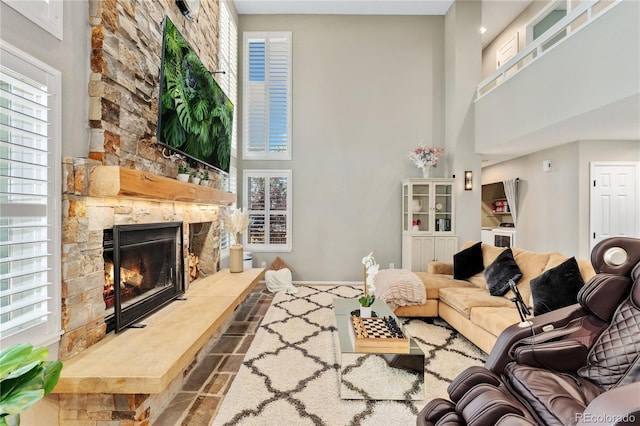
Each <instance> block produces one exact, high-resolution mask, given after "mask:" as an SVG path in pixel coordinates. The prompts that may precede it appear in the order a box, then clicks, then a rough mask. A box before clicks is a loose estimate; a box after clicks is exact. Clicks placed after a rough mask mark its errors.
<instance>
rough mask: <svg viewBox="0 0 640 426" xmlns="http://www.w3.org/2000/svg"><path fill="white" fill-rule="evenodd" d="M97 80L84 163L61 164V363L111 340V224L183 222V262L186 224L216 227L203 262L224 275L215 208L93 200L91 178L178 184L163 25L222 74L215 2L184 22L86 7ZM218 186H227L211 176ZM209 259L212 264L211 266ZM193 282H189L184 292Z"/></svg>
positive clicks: (134, 1)
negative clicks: (165, 100) (164, 122)
mask: <svg viewBox="0 0 640 426" xmlns="http://www.w3.org/2000/svg"><path fill="white" fill-rule="evenodd" d="M89 4H90V7H89V11H90V16H89V22H90V25H91V28H92V31H91V64H90V66H91V77H90V82H89V88H88V92H89V93H88V95H89V117H88V120H89V127H90V136H89V152H88V158H65V159H63V188H62V192H63V193H62V199H63V209H62V217H63V218H62V226H63V229H62V241H63V250H62V328H63V332H64V334H63V336H62V338H61V342H60V354H59V357H60V359H61V360H66V359H69V358H71V357H72V356H74V355H77V354H78V353H80V352H82V351H83V350H85V349H86V348H88V347H90V346H91V345H93V344H95V343H97V342H98V341H100V340H101V339H103V338H104V337H105V330H106V327H105V324H104V316H105V315H104V314H105V307H104V301H103V298H102V291H103V282H104V261H103V258H102V235H103V230H104V229H107V228H111V227H113V225H114V224H130V223H154V222H170V221H183V222H184V233H185V235H184V257H185V258H186V257H187V255H188V250H189V247H188V241H189V235H188V232H189V226H188V224H189V223H201V222H212V223H213V226H211V227H210V228H211V230H210V231H209V234H210V235H209V236H208V238H207V240H208V241H207V243H206V247H207V248H208V251H210V252H211V253H210V254H208V255H205V259H202V257H201V261H203V262H206V263H207V264H208V265H213V266H212V267H210V268H211V269H210V270H209V271H207V272H215V271H217V270H218V269H219V261H220V255H219V252H218V247H219V238H220V215H219V207H218V206H216V205H200V204H198V205H196V204H188V203H180V202H163V201H142V200H134V199H131V198H117V199H102V198H93V197H89V173H90V171H91V168H92V167H95V166H97V165H117V166H120V167H125V168H129V169H135V170H142V171H147V172H151V173H154V174H157V175H160V176H168V177H174V176H176V175H177V166H178V165H177V164H176V163H175V162H174V161H173V160H171V159H168V158H166V157H165V156H163V154H162V148H161V147H160V146H159V145H157V144H156V137H155V135H156V127H157V114H158V93H159V77H160V73H159V71H160V62H161V50H162V32H163V19H164V16H165V15H168V16H169V17H170V19H171V20H172V21H173V22H174V24H175V25H176V27H177V28H178V29H179V31H180V32H181V33H182V34H183V35H184V36H185V38H187V40H188V41H189V42H190V44H191V45H192V46H193V47H194V49H196V51H198V54H199V56H200V58H201V60H202V61H203V63H204V64H205V65H206V66H207V67H208V68H209V69H211V70H215V69H217V67H218V59H217V52H218V46H219V39H218V16H219V3H218V1H213V0H212V1H203V2H202V6H201V8H200V13H199V14H198V16H197V18H196V19H195V20H193V21H190V20H187V19H186V18H184V17H183V16H182V14H181V13H180V11H179V10H178V8H177V6H176V4H175V1H174V0H154V1H148V0H89ZM210 175H211V176H212V177H213V179H212V180H213V183H212V184H213V185H219V184H220V182H221V179H222V178H221V177H220V176H219V175H217V174H216V173H211V172H210ZM207 256H210V258H208V257H207ZM187 283H188V281H187V280H185V284H186V285H188V284H187Z"/></svg>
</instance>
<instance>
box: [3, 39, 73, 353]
mask: <svg viewBox="0 0 640 426" xmlns="http://www.w3.org/2000/svg"><path fill="white" fill-rule="evenodd" d="M0 53H1V55H0V58H1V60H2V62H1V63H0V210H1V211H2V215H1V216H0V308H1V310H0V339H1V340H2V346H5V345H9V344H13V343H18V342H30V343H33V344H43V345H46V344H50V343H53V342H54V341H56V340H57V339H58V338H59V335H60V325H61V324H60V284H59V283H60V272H59V271H60V241H61V240H60V220H61V219H60V216H61V215H60V207H59V205H60V190H59V188H60V186H59V185H60V178H59V170H60V167H61V166H60V152H59V146H60V133H59V132H60V126H59V119H60V107H59V102H60V99H59V93H60V73H59V72H58V71H56V70H54V69H52V68H50V67H48V66H47V65H46V64H43V63H41V62H39V61H38V60H36V59H35V58H31V57H29V56H28V55H26V54H24V53H22V52H21V51H19V50H18V49H15V48H14V47H12V46H10V45H9V44H7V43H4V42H0Z"/></svg>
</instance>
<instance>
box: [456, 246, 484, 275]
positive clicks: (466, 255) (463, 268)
mask: <svg viewBox="0 0 640 426" xmlns="http://www.w3.org/2000/svg"><path fill="white" fill-rule="evenodd" d="M483 269H484V263H483V262H482V242H477V243H475V244H474V245H472V246H471V247H468V248H466V249H464V250H461V251H459V252H458V253H456V254H454V255H453V278H455V279H456V280H464V279H467V278H469V277H472V276H474V275H475V274H477V273H478V272H482V270H483Z"/></svg>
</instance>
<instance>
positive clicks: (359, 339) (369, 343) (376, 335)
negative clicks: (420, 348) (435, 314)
mask: <svg viewBox="0 0 640 426" xmlns="http://www.w3.org/2000/svg"><path fill="white" fill-rule="evenodd" d="M351 322H352V324H353V330H354V334H355V344H354V346H355V350H356V351H358V352H378V353H385V352H389V353H398V352H408V351H409V338H408V337H407V336H405V334H404V333H403V332H402V330H401V329H400V327H399V326H398V324H397V322H396V320H395V319H394V318H393V317H390V316H389V317H374V318H361V317H359V316H356V315H353V316H351Z"/></svg>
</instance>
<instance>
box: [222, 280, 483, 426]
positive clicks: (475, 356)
mask: <svg viewBox="0 0 640 426" xmlns="http://www.w3.org/2000/svg"><path fill="white" fill-rule="evenodd" d="M297 288H298V290H299V291H298V293H297V294H293V295H290V294H285V293H278V294H277V295H276V296H275V297H274V299H273V302H272V304H271V307H270V308H269V310H268V311H267V313H266V315H265V317H264V319H263V321H262V324H261V326H260V328H259V329H258V331H257V333H256V336H255V339H254V341H253V343H252V344H251V347H250V348H249V350H248V351H247V354H246V356H245V359H244V362H243V365H242V367H241V368H240V371H239V372H238V374H237V376H236V378H235V379H234V381H233V384H232V385H231V388H230V389H229V392H228V393H227V395H226V396H225V398H224V400H223V402H222V406H221V407H220V409H219V411H218V413H217V415H216V418H215V419H214V421H213V425H228V426H231V425H328V426H342V425H380V424H389V422H390V421H392V423H393V424H394V425H415V423H416V416H417V414H418V412H419V411H420V410H421V409H422V408H423V407H424V406H425V404H426V403H427V402H428V401H430V400H431V399H433V398H436V397H444V398H446V397H447V393H446V388H447V386H448V385H449V382H450V381H451V380H452V379H453V378H454V377H456V376H457V375H458V373H459V372H461V371H462V370H463V369H465V368H466V367H468V366H471V365H482V364H483V363H484V360H485V359H486V354H485V353H484V352H482V351H481V350H480V349H478V348H476V347H475V346H474V345H473V344H471V343H470V342H469V341H468V340H466V339H465V338H464V337H462V336H460V335H459V334H458V333H457V332H456V331H455V330H453V329H452V328H451V327H450V326H449V325H447V324H446V323H445V322H444V321H442V320H439V319H435V320H433V321H431V320H421V319H410V318H401V320H402V321H403V322H404V323H405V324H406V326H407V329H408V331H409V333H410V334H411V335H412V336H413V337H414V339H415V340H416V341H417V342H418V344H419V345H420V347H421V348H422V350H423V351H424V353H425V364H426V366H425V375H424V376H425V399H423V400H412V401H377V400H376V401H373V400H344V399H340V385H339V372H340V365H339V362H340V360H339V359H338V358H337V354H336V352H337V350H336V348H335V339H336V336H335V335H336V333H337V332H336V326H335V317H334V314H333V309H332V300H333V299H334V298H336V297H344V298H354V297H357V296H359V294H360V292H361V289H360V287H357V288H356V287H352V286H344V285H336V286H332V285H305V286H298V287H297Z"/></svg>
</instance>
